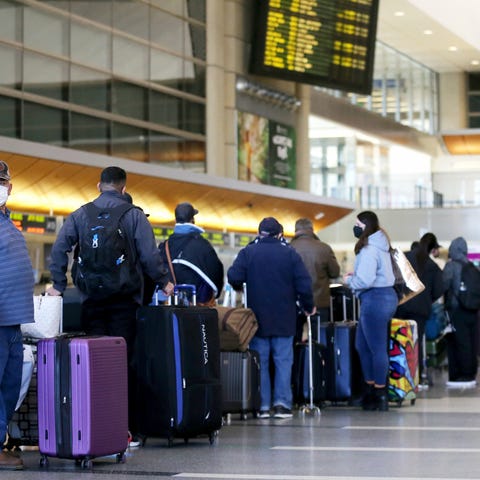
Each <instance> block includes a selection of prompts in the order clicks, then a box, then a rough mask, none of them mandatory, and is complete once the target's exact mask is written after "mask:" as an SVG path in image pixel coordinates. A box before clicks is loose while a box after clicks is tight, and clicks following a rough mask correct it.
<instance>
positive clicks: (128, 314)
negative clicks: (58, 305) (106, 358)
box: [82, 297, 139, 435]
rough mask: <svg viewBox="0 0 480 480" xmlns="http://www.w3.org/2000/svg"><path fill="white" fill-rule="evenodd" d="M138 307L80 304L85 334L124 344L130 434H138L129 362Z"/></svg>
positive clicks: (118, 301)
mask: <svg viewBox="0 0 480 480" xmlns="http://www.w3.org/2000/svg"><path fill="white" fill-rule="evenodd" d="M138 307H139V305H138V304H137V303H136V302H134V301H133V300H132V299H129V298H124V297H122V298H110V299H108V300H105V301H98V300H97V301H94V300H90V299H88V300H86V301H85V302H84V303H83V304H82V327H83V329H84V330H85V332H86V333H87V334H89V335H108V336H111V337H123V338H124V339H125V342H126V344H127V355H128V427H129V429H130V431H131V432H133V433H137V406H136V403H137V402H136V395H137V382H136V372H135V369H134V367H133V365H132V359H133V351H134V345H135V337H136V317H137V309H138ZM125 435H126V432H125Z"/></svg>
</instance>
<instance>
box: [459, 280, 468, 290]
mask: <svg viewBox="0 0 480 480" xmlns="http://www.w3.org/2000/svg"><path fill="white" fill-rule="evenodd" d="M460 291H461V292H466V291H467V286H466V285H465V283H464V282H460Z"/></svg>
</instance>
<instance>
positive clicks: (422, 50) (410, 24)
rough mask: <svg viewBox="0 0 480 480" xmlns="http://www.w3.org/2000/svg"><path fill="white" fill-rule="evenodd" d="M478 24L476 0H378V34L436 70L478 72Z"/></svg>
mask: <svg viewBox="0 0 480 480" xmlns="http://www.w3.org/2000/svg"><path fill="white" fill-rule="evenodd" d="M479 25H480V1H478V0H454V1H452V0H380V8H379V17H378V26H377V37H378V39H379V40H381V41H382V42H384V43H386V44H387V45H389V46H391V47H393V48H395V49H397V50H399V51H401V52H403V53H405V54H407V55H408V56H410V57H411V58H413V59H415V60H417V61H418V62H420V63H422V64H424V65H426V66H427V67H429V68H431V69H432V70H435V71H437V72H439V73H446V72H476V71H478V72H480V29H479V27H478V26H479ZM425 32H431V33H429V34H426V33H425ZM472 62H474V63H475V64H472ZM477 62H478V63H477Z"/></svg>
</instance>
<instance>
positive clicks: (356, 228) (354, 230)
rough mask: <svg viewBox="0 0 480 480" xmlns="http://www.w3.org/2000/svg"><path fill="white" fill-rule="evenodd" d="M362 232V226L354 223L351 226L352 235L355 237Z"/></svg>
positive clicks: (358, 236)
mask: <svg viewBox="0 0 480 480" xmlns="http://www.w3.org/2000/svg"><path fill="white" fill-rule="evenodd" d="M362 233H363V228H362V227H359V226H358V225H355V226H354V227H353V235H354V236H355V237H356V238H360V235H361V234H362Z"/></svg>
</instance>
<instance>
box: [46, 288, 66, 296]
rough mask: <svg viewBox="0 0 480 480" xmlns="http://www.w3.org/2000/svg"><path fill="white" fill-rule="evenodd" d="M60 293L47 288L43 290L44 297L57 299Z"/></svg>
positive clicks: (54, 289)
mask: <svg viewBox="0 0 480 480" xmlns="http://www.w3.org/2000/svg"><path fill="white" fill-rule="evenodd" d="M61 294H62V292H60V291H58V290H57V289H56V288H53V287H49V288H47V289H46V290H45V295H52V296H53V297H58V296H59V295H61Z"/></svg>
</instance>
